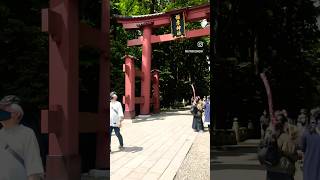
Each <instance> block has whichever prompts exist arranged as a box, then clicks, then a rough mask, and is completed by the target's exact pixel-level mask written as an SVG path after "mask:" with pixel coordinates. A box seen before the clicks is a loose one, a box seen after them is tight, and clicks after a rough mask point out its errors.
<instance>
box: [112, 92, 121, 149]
mask: <svg viewBox="0 0 320 180" xmlns="http://www.w3.org/2000/svg"><path fill="white" fill-rule="evenodd" d="M110 99H111V101H110V152H111V135H112V131H113V130H114V132H115V134H116V136H117V138H118V140H119V144H120V146H119V149H120V150H122V149H123V148H124V147H123V138H122V135H121V133H120V128H121V123H122V121H123V118H124V115H123V109H122V106H121V103H120V102H119V101H117V99H118V96H117V94H116V93H115V92H111V93H110Z"/></svg>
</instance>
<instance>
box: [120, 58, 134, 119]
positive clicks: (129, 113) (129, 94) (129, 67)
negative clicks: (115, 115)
mask: <svg viewBox="0 0 320 180" xmlns="http://www.w3.org/2000/svg"><path fill="white" fill-rule="evenodd" d="M123 71H124V72H125V96H124V97H123V102H124V104H125V111H124V118H125V119H133V118H134V117H135V76H136V75H135V67H134V58H133V57H131V56H128V55H126V56H125V64H124V67H123Z"/></svg>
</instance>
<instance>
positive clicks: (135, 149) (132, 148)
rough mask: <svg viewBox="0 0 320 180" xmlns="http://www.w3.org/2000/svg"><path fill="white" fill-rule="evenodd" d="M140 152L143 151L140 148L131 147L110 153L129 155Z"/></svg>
mask: <svg viewBox="0 0 320 180" xmlns="http://www.w3.org/2000/svg"><path fill="white" fill-rule="evenodd" d="M142 150H143V148H142V147H138V146H132V147H124V149H123V150H117V151H112V152H111V153H117V152H131V153H136V152H139V151H142Z"/></svg>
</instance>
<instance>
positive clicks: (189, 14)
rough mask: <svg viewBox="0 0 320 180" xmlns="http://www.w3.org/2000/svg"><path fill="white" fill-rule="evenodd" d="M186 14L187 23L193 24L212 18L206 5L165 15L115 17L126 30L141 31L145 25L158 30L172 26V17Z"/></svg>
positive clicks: (208, 5) (173, 11) (208, 6)
mask: <svg viewBox="0 0 320 180" xmlns="http://www.w3.org/2000/svg"><path fill="white" fill-rule="evenodd" d="M181 12H184V13H185V21H186V22H193V21H200V20H202V19H209V18H210V4H209V3H207V4H204V5H200V6H194V7H187V8H181V9H176V10H172V11H168V12H165V13H156V14H147V15H140V16H121V15H115V17H116V19H117V22H118V23H121V24H122V25H123V28H124V29H127V30H136V29H140V28H141V26H143V25H148V24H150V25H152V27H153V28H158V27H162V26H166V25H170V23H171V21H170V18H171V15H173V14H177V13H181Z"/></svg>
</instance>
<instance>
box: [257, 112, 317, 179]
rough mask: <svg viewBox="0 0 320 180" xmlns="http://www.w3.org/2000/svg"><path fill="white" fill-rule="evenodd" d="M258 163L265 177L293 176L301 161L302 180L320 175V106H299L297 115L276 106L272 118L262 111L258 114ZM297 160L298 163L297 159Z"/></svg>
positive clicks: (284, 177)
mask: <svg viewBox="0 0 320 180" xmlns="http://www.w3.org/2000/svg"><path fill="white" fill-rule="evenodd" d="M260 124H261V137H262V141H261V145H260V147H259V151H258V158H259V160H260V163H261V164H262V165H264V166H265V167H266V170H267V180H280V179H281V180H294V177H295V173H296V167H297V166H298V164H300V168H301V170H302V171H303V180H319V179H320V161H319V159H320V108H319V107H317V108H314V109H312V110H310V111H308V110H307V109H301V111H300V115H299V116H298V117H297V119H296V120H295V119H293V118H291V117H289V116H288V113H287V111H286V110H281V111H280V110H278V111H275V113H274V120H272V119H271V118H270V117H269V116H268V115H267V112H266V111H264V112H263V114H262V116H261V117H260ZM297 162H298V163H297Z"/></svg>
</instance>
